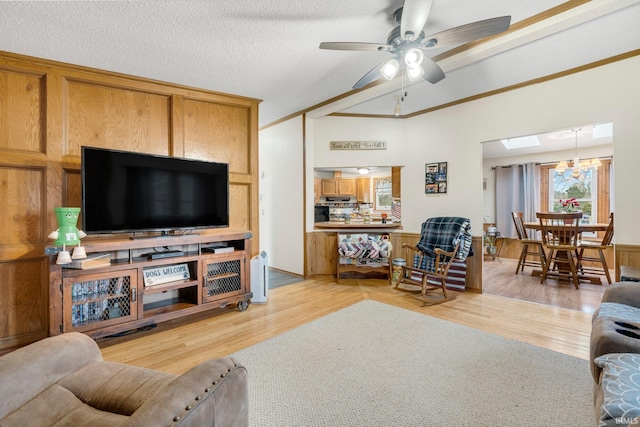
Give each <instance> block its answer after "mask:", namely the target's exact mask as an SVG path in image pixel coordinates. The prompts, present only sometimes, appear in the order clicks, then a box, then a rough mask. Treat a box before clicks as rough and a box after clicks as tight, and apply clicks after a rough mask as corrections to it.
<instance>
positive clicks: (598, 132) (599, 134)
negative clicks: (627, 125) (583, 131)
mask: <svg viewBox="0 0 640 427" xmlns="http://www.w3.org/2000/svg"><path fill="white" fill-rule="evenodd" d="M612 136H613V123H605V124H602V125H595V126H594V127H593V137H594V138H608V137H612Z"/></svg>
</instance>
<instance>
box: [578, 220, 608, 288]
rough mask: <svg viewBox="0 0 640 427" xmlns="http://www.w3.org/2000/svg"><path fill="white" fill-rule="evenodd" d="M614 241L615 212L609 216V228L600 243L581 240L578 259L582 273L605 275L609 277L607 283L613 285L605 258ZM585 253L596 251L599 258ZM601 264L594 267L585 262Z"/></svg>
mask: <svg viewBox="0 0 640 427" xmlns="http://www.w3.org/2000/svg"><path fill="white" fill-rule="evenodd" d="M612 240H613V212H611V214H609V226H608V227H607V230H606V231H605V233H604V236H603V237H602V240H601V241H600V242H593V241H588V240H580V241H579V242H578V257H579V259H580V265H579V267H578V269H579V270H580V272H584V273H593V274H600V275H602V274H604V275H605V276H606V277H607V281H608V282H609V284H611V283H612V282H611V275H610V274H609V267H608V266H607V260H606V259H605V256H604V251H605V250H607V249H608V248H610V247H612V245H611V241H612ZM585 251H596V252H597V256H592V255H585ZM585 261H587V262H590V263H596V264H600V267H599V266H597V265H596V266H594V265H593V264H588V265H585V264H584V262H585Z"/></svg>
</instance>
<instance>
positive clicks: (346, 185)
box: [338, 178, 356, 196]
mask: <svg viewBox="0 0 640 427" xmlns="http://www.w3.org/2000/svg"><path fill="white" fill-rule="evenodd" d="M338 194H339V195H340V196H355V195H356V180H355V179H349V178H345V179H339V180H338Z"/></svg>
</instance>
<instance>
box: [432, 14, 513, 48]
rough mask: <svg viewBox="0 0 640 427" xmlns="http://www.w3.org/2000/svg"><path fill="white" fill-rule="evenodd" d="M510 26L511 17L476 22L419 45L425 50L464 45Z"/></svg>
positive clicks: (434, 36)
mask: <svg viewBox="0 0 640 427" xmlns="http://www.w3.org/2000/svg"><path fill="white" fill-rule="evenodd" d="M510 24H511V16H500V17H498V18H491V19H485V20H483V21H476V22H472V23H470V24H466V25H461V26H459V27H455V28H450V29H448V30H444V31H441V32H439V33H436V34H434V35H432V36H428V37H425V38H424V40H423V41H422V43H421V44H422V47H425V48H429V47H448V46H454V45H459V44H464V43H468V42H471V41H474V40H477V39H481V38H484V37H489V36H493V35H494V34H499V33H502V32H503V31H507V30H508V29H509V25H510Z"/></svg>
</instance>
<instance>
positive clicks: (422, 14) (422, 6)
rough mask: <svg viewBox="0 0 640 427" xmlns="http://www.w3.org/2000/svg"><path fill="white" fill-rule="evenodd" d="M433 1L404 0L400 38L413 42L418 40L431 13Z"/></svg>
mask: <svg viewBox="0 0 640 427" xmlns="http://www.w3.org/2000/svg"><path fill="white" fill-rule="evenodd" d="M432 3H433V0H405V2H404V6H402V18H401V20H400V38H401V39H402V40H407V41H413V40H415V39H417V38H418V36H419V35H420V33H421V32H422V29H423V28H424V25H425V24H426V23H427V18H429V12H431V4H432Z"/></svg>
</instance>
